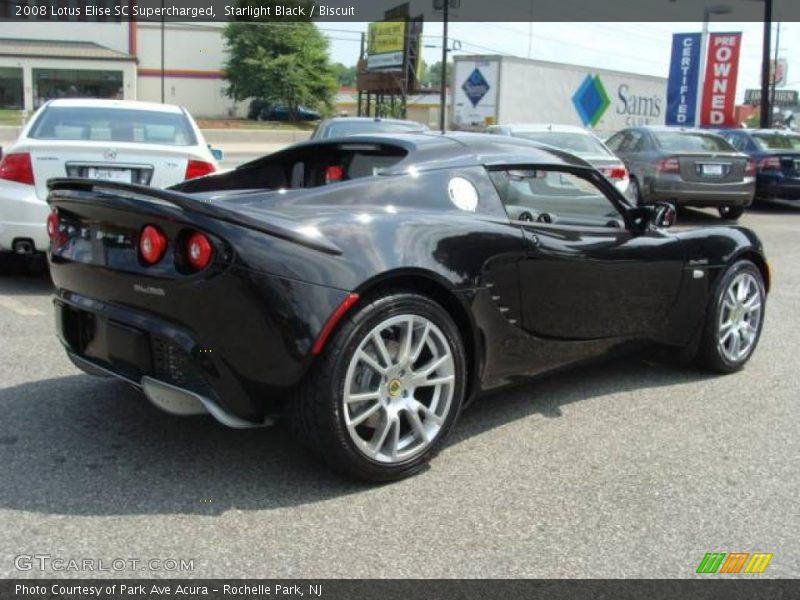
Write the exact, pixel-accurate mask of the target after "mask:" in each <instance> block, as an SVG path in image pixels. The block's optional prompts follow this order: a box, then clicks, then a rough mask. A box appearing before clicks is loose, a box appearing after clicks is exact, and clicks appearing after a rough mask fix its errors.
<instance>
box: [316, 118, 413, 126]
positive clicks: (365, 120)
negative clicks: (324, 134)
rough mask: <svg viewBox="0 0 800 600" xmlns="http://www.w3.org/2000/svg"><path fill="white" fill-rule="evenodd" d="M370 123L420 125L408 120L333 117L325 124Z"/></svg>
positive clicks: (326, 120)
mask: <svg viewBox="0 0 800 600" xmlns="http://www.w3.org/2000/svg"><path fill="white" fill-rule="evenodd" d="M340 122H345V123H370V122H379V123H409V124H413V125H419V123H417V122H416V121H409V120H408V119H384V118H383V117H331V118H330V119H325V121H324V123H326V124H327V123H340Z"/></svg>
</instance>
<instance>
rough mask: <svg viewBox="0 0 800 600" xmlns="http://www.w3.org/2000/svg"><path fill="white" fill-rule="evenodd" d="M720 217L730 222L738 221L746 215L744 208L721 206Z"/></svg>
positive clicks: (718, 210)
mask: <svg viewBox="0 0 800 600" xmlns="http://www.w3.org/2000/svg"><path fill="white" fill-rule="evenodd" d="M717 212H719V216H720V217H722V218H723V219H726V220H728V221H737V220H738V219H739V217H741V216H742V215H743V214H744V206H720V207H719V208H718V209H717Z"/></svg>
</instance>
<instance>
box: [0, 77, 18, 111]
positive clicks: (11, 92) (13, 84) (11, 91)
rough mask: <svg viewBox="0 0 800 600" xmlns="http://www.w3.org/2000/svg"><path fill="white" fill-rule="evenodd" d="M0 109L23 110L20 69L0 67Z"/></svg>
mask: <svg viewBox="0 0 800 600" xmlns="http://www.w3.org/2000/svg"><path fill="white" fill-rule="evenodd" d="M0 108H17V109H21V108H23V96H22V69H21V68H16V67H0Z"/></svg>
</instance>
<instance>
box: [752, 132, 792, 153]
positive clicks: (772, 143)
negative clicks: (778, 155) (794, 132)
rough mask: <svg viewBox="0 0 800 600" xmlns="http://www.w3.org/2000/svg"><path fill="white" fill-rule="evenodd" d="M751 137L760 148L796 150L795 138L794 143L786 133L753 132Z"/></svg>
mask: <svg viewBox="0 0 800 600" xmlns="http://www.w3.org/2000/svg"><path fill="white" fill-rule="evenodd" d="M753 139H754V140H755V142H756V145H757V146H758V147H759V148H760V149H761V150H796V149H797V147H798V146H797V140H795V142H794V144H793V143H792V139H791V138H790V137H789V136H788V135H778V134H774V133H773V134H770V133H755V134H753Z"/></svg>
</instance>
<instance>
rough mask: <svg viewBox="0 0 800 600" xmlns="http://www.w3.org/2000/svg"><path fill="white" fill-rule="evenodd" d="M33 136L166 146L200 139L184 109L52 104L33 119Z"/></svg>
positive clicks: (179, 144)
mask: <svg viewBox="0 0 800 600" xmlns="http://www.w3.org/2000/svg"><path fill="white" fill-rule="evenodd" d="M29 135H30V137H32V138H34V139H38V140H65V141H80V140H86V141H92V142H136V143H142V144H163V145H165V146H194V145H195V144H196V143H197V139H196V138H195V135H194V132H193V131H192V127H191V125H190V124H189V120H188V119H187V118H186V115H184V114H183V113H166V112H158V111H154V110H133V109H126V108H92V107H78V106H51V107H48V108H45V109H44V112H43V113H42V114H41V116H40V117H39V118H38V119H37V120H36V123H34V125H33V128H32V129H31V132H30V134H29Z"/></svg>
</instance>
